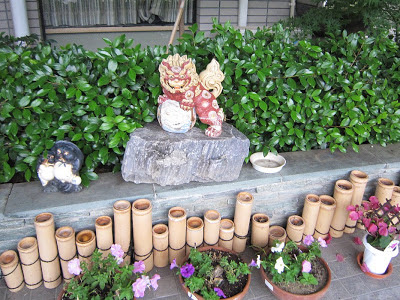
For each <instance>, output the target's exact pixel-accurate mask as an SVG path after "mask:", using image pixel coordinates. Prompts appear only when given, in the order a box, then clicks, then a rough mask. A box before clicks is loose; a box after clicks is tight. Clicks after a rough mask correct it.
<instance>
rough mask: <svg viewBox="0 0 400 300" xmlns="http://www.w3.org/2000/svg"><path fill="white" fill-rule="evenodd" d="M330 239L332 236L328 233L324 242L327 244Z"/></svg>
mask: <svg viewBox="0 0 400 300" xmlns="http://www.w3.org/2000/svg"><path fill="white" fill-rule="evenodd" d="M331 241H332V236H331V234H330V233H328V236H327V237H326V239H325V242H326V244H327V245H329V244H330V243H331Z"/></svg>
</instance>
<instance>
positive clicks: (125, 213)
mask: <svg viewBox="0 0 400 300" xmlns="http://www.w3.org/2000/svg"><path fill="white" fill-rule="evenodd" d="M113 210H114V233H115V243H116V244H118V245H120V246H121V248H122V250H124V264H127V265H129V264H130V263H131V255H130V246H131V203H130V202H129V201H127V200H118V201H116V202H115V203H114V205H113Z"/></svg>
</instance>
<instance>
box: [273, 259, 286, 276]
mask: <svg viewBox="0 0 400 300" xmlns="http://www.w3.org/2000/svg"><path fill="white" fill-rule="evenodd" d="M285 267H286V265H285V264H284V262H283V258H282V257H279V258H278V259H277V260H276V263H275V270H277V271H278V273H279V274H281V273H282V272H283V271H284V270H285Z"/></svg>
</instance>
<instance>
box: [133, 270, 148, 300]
mask: <svg viewBox="0 0 400 300" xmlns="http://www.w3.org/2000/svg"><path fill="white" fill-rule="evenodd" d="M149 284H150V280H149V276H144V275H142V277H141V278H138V279H136V281H135V282H134V283H133V284H132V290H133V291H134V293H135V297H137V298H140V297H144V292H145V290H146V288H147V286H148V285H149Z"/></svg>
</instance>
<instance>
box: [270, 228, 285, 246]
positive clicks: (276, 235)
mask: <svg viewBox="0 0 400 300" xmlns="http://www.w3.org/2000/svg"><path fill="white" fill-rule="evenodd" d="M275 240H278V241H279V243H283V242H285V241H286V230H285V228H283V227H281V226H277V225H274V226H271V227H270V228H269V237H268V247H272V246H273V245H274V241H275Z"/></svg>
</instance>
